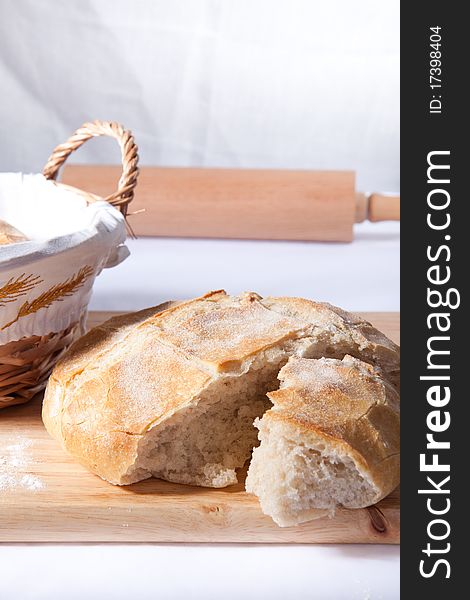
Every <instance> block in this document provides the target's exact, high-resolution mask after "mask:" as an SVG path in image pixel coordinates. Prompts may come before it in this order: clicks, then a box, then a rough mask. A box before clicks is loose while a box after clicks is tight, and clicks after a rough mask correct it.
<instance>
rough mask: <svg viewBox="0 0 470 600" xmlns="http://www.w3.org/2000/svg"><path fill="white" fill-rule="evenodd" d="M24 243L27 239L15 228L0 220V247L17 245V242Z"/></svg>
mask: <svg viewBox="0 0 470 600" xmlns="http://www.w3.org/2000/svg"><path fill="white" fill-rule="evenodd" d="M26 241H28V238H27V237H26V236H25V235H24V233H22V232H21V231H19V230H18V229H16V227H13V225H10V223H7V222H6V221H2V219H0V246H6V245H7V244H18V242H26Z"/></svg>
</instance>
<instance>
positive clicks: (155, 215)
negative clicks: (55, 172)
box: [62, 165, 356, 242]
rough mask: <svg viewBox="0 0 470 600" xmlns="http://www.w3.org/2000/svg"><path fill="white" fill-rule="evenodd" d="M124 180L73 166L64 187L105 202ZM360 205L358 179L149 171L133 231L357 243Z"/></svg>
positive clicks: (111, 172) (107, 171)
mask: <svg viewBox="0 0 470 600" xmlns="http://www.w3.org/2000/svg"><path fill="white" fill-rule="evenodd" d="M120 174H121V167H118V166H105V165H101V166H88V165H71V166H67V167H65V169H64V175H63V178H62V181H63V183H66V184H68V185H71V186H74V187H77V188H80V189H83V190H85V191H87V192H92V193H94V194H97V195H98V196H102V197H105V196H107V195H108V194H110V193H111V192H112V191H113V190H114V189H115V187H116V184H117V182H118V181H119V177H120ZM355 198H356V195H355V176H354V173H353V172H352V171H288V170H264V169H200V168H181V167H173V168H162V167H142V168H141V170H140V175H139V179H138V183H137V187H136V192H135V198H134V200H133V202H132V204H131V205H130V207H129V212H130V213H131V214H130V216H129V223H130V224H131V226H132V229H133V230H134V231H135V233H136V234H137V235H139V236H171V237H196V238H197V237H203V238H245V239H265V240H317V241H337V242H350V241H351V240H352V239H353V224H354V220H355V202H356V201H355ZM135 211H137V212H138V211H144V212H138V214H135V215H132V213H133V212H135Z"/></svg>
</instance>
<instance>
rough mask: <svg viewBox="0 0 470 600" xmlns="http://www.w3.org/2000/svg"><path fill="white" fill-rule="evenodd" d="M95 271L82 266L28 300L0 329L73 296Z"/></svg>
mask: <svg viewBox="0 0 470 600" xmlns="http://www.w3.org/2000/svg"><path fill="white" fill-rule="evenodd" d="M92 273H93V269H92V267H90V266H88V265H87V266H85V267H82V268H81V269H80V270H79V271H78V272H77V273H76V274H75V275H72V277H69V279H66V280H65V281H64V282H62V283H57V284H56V285H54V286H53V287H51V288H49V289H48V290H46V291H45V292H43V293H42V294H41V295H40V296H38V297H37V298H34V299H33V300H31V302H28V301H26V302H25V303H24V304H22V305H21V307H20V309H19V311H18V314H17V315H16V317H15V318H14V319H13V320H12V321H10V322H9V323H6V325H4V326H3V327H2V328H1V329H0V331H3V330H4V329H6V328H7V327H10V326H11V325H13V323H16V322H17V321H18V320H19V319H21V318H22V317H26V316H27V315H31V314H33V313H35V312H37V311H38V310H41V308H48V307H49V306H50V305H51V304H52V303H53V302H61V301H62V300H63V299H64V298H67V297H68V296H72V294H73V293H74V292H75V291H76V290H78V289H79V288H80V287H82V285H83V283H84V282H85V280H86V279H87V278H88V277H89V276H90V275H91V274H92Z"/></svg>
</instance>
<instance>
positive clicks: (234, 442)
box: [43, 291, 399, 487]
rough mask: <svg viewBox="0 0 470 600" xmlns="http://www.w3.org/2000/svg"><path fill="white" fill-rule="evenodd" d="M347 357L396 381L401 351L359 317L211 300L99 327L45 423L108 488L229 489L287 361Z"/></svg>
mask: <svg viewBox="0 0 470 600" xmlns="http://www.w3.org/2000/svg"><path fill="white" fill-rule="evenodd" d="M345 355H351V356H353V357H357V358H360V359H361V360H362V361H365V362H366V363H368V364H370V365H373V366H374V368H376V369H378V371H377V372H378V373H380V374H381V376H382V377H383V378H384V380H386V381H388V382H389V385H390V386H391V387H393V386H396V385H397V384H398V379H399V349H398V347H397V346H396V344H394V343H393V342H392V341H390V340H389V339H388V338H386V337H385V336H384V335H383V334H381V333H380V332H379V331H377V330H376V329H375V328H374V327H372V326H371V325H370V323H367V322H365V321H364V320H362V319H361V318H359V317H357V316H354V315H351V314H349V313H346V312H344V311H342V310H340V309H337V308H335V307H333V306H330V305H328V304H322V303H317V302H312V301H310V300H304V299H300V298H261V297H260V296H259V295H257V294H255V293H252V292H250V293H246V294H242V295H240V296H229V295H227V294H226V293H225V292H223V291H217V292H211V293H209V294H206V295H205V296H202V297H200V298H196V299H194V300H191V301H188V302H182V303H179V304H172V305H169V304H166V305H161V306H159V307H156V308H150V309H147V310H144V311H140V312H138V313H133V314H130V315H124V316H120V317H116V318H113V319H111V320H109V321H107V322H106V323H104V324H103V325H101V326H99V327H96V328H94V329H92V330H91V331H90V332H89V333H87V334H86V335H85V336H84V337H82V338H81V339H80V340H78V341H77V342H76V343H75V344H74V345H73V346H72V347H71V349H70V350H69V352H68V353H67V354H66V356H65V357H64V358H63V359H62V360H61V361H60V362H59V363H58V364H57V366H56V367H55V369H54V371H53V373H52V375H51V377H50V380H49V383H48V386H47V390H46V393H45V398H44V405H43V420H44V423H45V425H46V428H47V430H48V431H49V433H50V434H51V435H52V436H54V437H55V438H56V439H57V440H59V441H60V443H61V444H62V446H63V447H64V448H65V449H66V450H67V451H68V452H70V453H71V454H72V455H73V456H75V457H76V458H77V459H78V460H80V461H81V462H82V463H83V464H84V465H86V466H87V467H88V468H89V469H90V470H91V471H93V472H94V473H96V474H98V475H99V476H100V477H102V478H103V479H106V480H107V481H110V482H111V483H114V484H119V485H123V484H130V483H133V482H136V481H140V480H142V479H146V478H148V477H152V476H154V477H159V478H162V479H166V480H168V481H173V482H179V483H186V484H193V485H202V486H209V487H224V486H227V485H230V484H232V483H235V482H236V481H237V476H236V470H237V469H238V468H239V467H242V466H243V464H244V463H245V462H246V460H247V459H248V458H249V457H250V455H251V452H252V449H253V447H254V446H256V445H257V444H258V440H257V430H256V428H255V427H254V426H253V422H254V420H255V419H256V418H257V417H261V416H262V415H263V414H264V413H265V412H266V410H267V409H268V408H269V407H270V406H271V402H270V401H269V399H268V397H267V396H266V394H267V392H272V391H273V390H276V389H277V388H278V386H279V381H278V378H277V377H278V374H279V371H280V369H281V368H282V367H283V366H284V365H285V364H286V363H287V361H288V359H289V358H290V357H299V358H314V359H317V358H321V357H329V358H336V359H342V358H343V357H344V356H345ZM393 426H395V425H393ZM373 451H375V450H373ZM393 481H395V478H393Z"/></svg>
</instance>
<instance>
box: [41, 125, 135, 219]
mask: <svg viewBox="0 0 470 600" xmlns="http://www.w3.org/2000/svg"><path fill="white" fill-rule="evenodd" d="M100 135H107V136H109V137H112V138H114V139H115V140H117V142H118V143H119V146H120V148H121V156H122V175H121V178H120V179H119V184H118V189H117V190H116V191H115V192H114V193H113V194H110V195H109V196H107V197H106V198H105V200H106V201H107V202H109V203H110V204H112V205H113V206H116V207H117V208H118V209H119V210H120V211H121V213H122V214H123V215H124V217H125V216H126V215H127V207H128V206H129V203H130V202H131V201H132V199H133V198H134V190H135V186H136V184H137V176H138V174H139V169H138V168H137V163H138V162H139V155H138V154H137V150H138V148H137V146H136V144H135V142H134V138H133V136H132V133H131V132H130V131H128V130H127V129H124V127H123V126H122V125H120V124H119V123H114V122H113V121H92V122H90V123H84V124H83V125H82V126H81V127H80V128H79V129H77V131H76V132H75V133H74V134H72V135H71V136H70V137H69V139H68V140H67V141H66V142H65V143H63V144H60V146H57V148H55V149H54V151H53V152H52V154H51V155H50V157H49V160H48V161H47V163H46V166H45V167H44V169H43V172H42V173H43V175H44V177H46V179H56V178H57V175H58V173H59V170H60V168H61V166H62V165H63V164H64V162H65V161H66V160H67V158H68V156H69V155H70V154H72V152H75V150H77V149H78V148H80V146H81V145H82V144H83V143H85V142H86V141H87V140H89V139H90V138H92V137H98V136H100Z"/></svg>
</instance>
